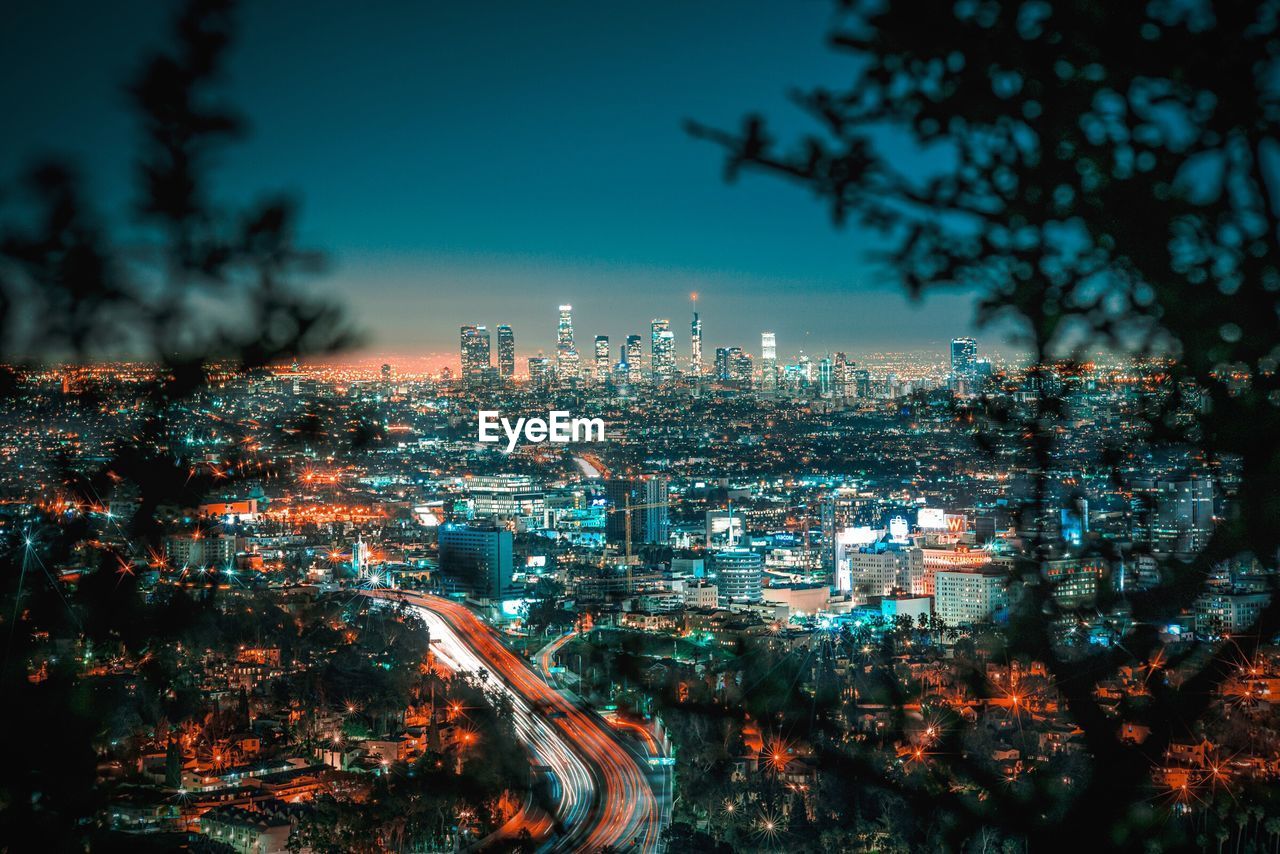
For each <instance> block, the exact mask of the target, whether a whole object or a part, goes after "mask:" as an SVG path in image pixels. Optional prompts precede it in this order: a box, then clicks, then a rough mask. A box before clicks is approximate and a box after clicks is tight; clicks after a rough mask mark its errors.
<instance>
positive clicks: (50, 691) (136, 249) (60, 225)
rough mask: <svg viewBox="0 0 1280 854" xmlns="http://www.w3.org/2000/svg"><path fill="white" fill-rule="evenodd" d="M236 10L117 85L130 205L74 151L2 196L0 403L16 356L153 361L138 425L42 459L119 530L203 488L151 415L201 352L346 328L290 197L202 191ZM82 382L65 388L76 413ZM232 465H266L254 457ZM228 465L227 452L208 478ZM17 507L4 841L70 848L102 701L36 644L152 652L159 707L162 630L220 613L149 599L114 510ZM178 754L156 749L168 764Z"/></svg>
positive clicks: (204, 599)
mask: <svg viewBox="0 0 1280 854" xmlns="http://www.w3.org/2000/svg"><path fill="white" fill-rule="evenodd" d="M231 11H232V4H231V3H229V2H226V0H191V2H189V3H187V4H186V5H185V6H184V7H183V8H182V9H181V10H180V11H179V13H178V15H177V17H176V20H175V25H174V28H173V34H172V43H171V45H170V47H169V48H168V49H166V50H164V51H161V52H158V53H156V54H155V55H153V56H152V57H150V58H149V59H148V60H147V61H146V62H145V63H144V64H143V65H142V67H141V68H140V70H139V72H138V74H137V75H136V77H135V78H134V80H133V81H132V83H131V84H130V85H129V86H128V88H127V94H128V98H129V102H130V104H131V105H132V108H133V110H134V112H135V113H136V115H137V117H138V119H139V120H140V125H141V146H140V150H139V152H138V156H137V161H136V162H137V198H136V204H135V206H134V210H133V212H132V214H131V215H111V214H109V213H106V212H103V211H99V210H96V209H95V208H94V206H93V205H92V204H91V203H90V201H89V200H88V199H87V198H86V195H85V191H84V189H83V184H82V181H81V179H80V177H79V175H78V173H77V171H76V169H75V168H74V166H73V165H72V164H69V163H65V162H59V161H52V160H46V161H43V162H39V163H37V164H36V165H34V166H32V167H31V168H30V169H29V170H27V171H26V173H25V175H24V176H23V177H22V178H21V179H20V180H19V182H18V184H19V187H20V192H19V193H16V194H12V195H11V196H10V197H8V198H6V202H7V206H6V213H8V214H9V215H10V219H9V220H8V221H5V222H3V223H0V361H3V362H5V363H6V364H7V365H8V367H5V368H4V369H3V371H2V372H0V373H2V376H3V380H4V381H3V382H2V383H0V403H3V404H6V405H7V404H10V403H13V402H14V398H12V397H11V395H12V394H14V393H15V391H16V390H17V387H16V378H17V377H18V373H17V369H18V368H21V367H24V366H31V365H47V364H50V363H57V362H61V361H66V362H71V363H77V364H83V363H86V362H92V361H94V360H101V359H111V358H120V357H127V358H131V359H135V360H139V361H147V362H149V363H152V364H154V365H155V366H157V369H156V371H155V374H154V376H155V377H156V379H155V380H154V381H153V382H151V383H150V384H149V385H148V386H147V387H145V388H144V389H143V390H142V392H141V394H140V405H141V407H142V408H141V417H140V419H139V421H138V425H137V426H136V429H134V431H133V432H131V433H129V434H128V435H122V436H119V437H117V439H116V441H115V442H114V444H113V445H112V447H113V448H114V449H115V450H114V454H113V456H112V457H111V458H110V459H108V460H107V461H106V462H104V463H102V464H101V465H100V466H99V467H98V468H96V469H94V470H88V471H86V470H84V469H83V468H82V467H78V468H76V469H74V470H73V468H72V467H71V466H70V465H69V464H64V465H62V466H61V468H59V466H57V465H55V466H54V473H55V475H56V476H60V477H61V478H62V483H61V484H55V485H57V486H60V487H61V489H62V490H64V491H65V493H66V494H67V495H69V496H72V497H73V498H74V499H76V500H77V502H78V503H80V504H81V505H92V504H98V503H100V501H101V500H102V496H106V495H111V494H113V492H114V494H119V495H124V496H126V497H127V501H128V503H130V504H131V505H132V506H134V507H135V508H136V511H135V512H133V513H132V514H131V515H130V518H128V519H127V520H125V521H124V522H123V524H124V525H126V529H125V530H124V533H126V534H127V535H129V536H130V537H133V538H135V539H134V543H135V544H140V545H142V546H143V547H145V545H146V543H147V542H148V537H151V536H152V535H153V534H154V533H155V531H156V520H155V513H156V510H157V508H159V507H161V506H163V505H165V504H167V503H168V504H172V505H174V506H190V505H191V504H192V503H193V502H195V501H198V499H199V498H200V496H201V495H203V494H204V493H205V492H206V491H207V490H208V489H209V488H210V487H212V486H213V480H214V479H213V478H211V477H209V476H207V475H206V474H202V473H193V472H192V470H191V469H190V468H189V467H188V461H186V460H183V459H180V458H178V457H177V456H175V455H174V454H173V453H171V452H169V451H168V450H165V449H166V448H167V447H168V443H167V442H166V441H165V440H164V439H165V435H166V434H165V429H166V421H167V420H169V419H170V418H172V417H176V416H178V415H180V414H181V409H180V404H181V403H182V402H183V401H184V400H186V399H189V398H190V396H191V395H193V394H194V393H196V392H198V391H200V390H201V389H202V388H204V387H205V386H206V383H207V379H208V374H209V370H210V368H211V367H213V366H216V367H217V369H218V370H219V371H220V372H232V373H240V374H244V373H246V372H252V371H257V370H259V369H261V368H264V367H266V366H268V365H271V364H272V363H277V362H280V361H285V360H290V359H295V358H297V357H299V356H304V355H308V354H317V353H324V352H328V351H331V350H334V349H336V348H339V347H342V346H344V345H346V344H348V343H349V342H351V341H352V339H353V336H352V333H351V331H350V329H349V328H348V327H347V326H346V324H345V322H344V320H343V317H342V314H341V312H340V311H339V309H338V308H337V307H336V306H335V305H333V304H330V303H329V302H327V301H324V300H320V299H316V298H314V297H312V296H308V295H307V294H306V293H305V292H304V291H303V290H301V289H299V287H298V285H297V279H298V277H299V276H300V275H302V274H307V273H312V272H315V271H317V270H319V269H320V266H319V262H320V258H319V256H317V255H316V254H314V253H311V252H306V251H303V250H301V249H299V248H298V247H297V246H296V245H295V244H294V206H293V204H292V203H291V202H290V201H289V200H288V199H286V198H283V197H269V198H267V200H266V201H262V202H257V203H253V204H250V205H247V206H243V207H227V206H226V203H225V202H223V201H221V200H215V195H216V194H215V193H214V192H213V190H212V185H213V178H212V174H211V167H212V166H213V158H214V155H215V154H216V153H217V152H218V151H220V150H221V148H222V147H223V146H224V145H225V144H226V143H228V142H229V141H231V140H232V139H234V138H235V137H236V136H237V135H238V134H239V133H240V132H241V131H242V122H241V121H240V120H239V118H238V117H237V116H236V115H235V113H234V112H233V111H232V110H231V109H230V108H229V107H228V106H226V105H225V104H223V103H222V102H221V100H220V98H219V96H218V93H217V90H216V85H215V84H216V83H217V80H218V76H219V73H220V69H221V66H222V63H223V60H224V57H225V55H226V49H227V46H228V44H229V42H230V40H231V37H232V34H233V22H232V15H231ZM23 202H29V204H23ZM93 391H94V390H93V388H92V387H89V388H87V389H85V390H84V393H83V394H82V395H81V396H80V397H81V399H82V401H83V405H84V406H85V409H86V411H92V410H93V408H94V405H95V401H94V394H93ZM55 462H56V461H55ZM232 462H233V463H234V462H235V461H232ZM81 465H83V464H81ZM245 471H246V474H247V475H248V474H253V475H259V476H260V475H262V474H263V470H262V469H261V467H257V468H254V467H252V466H247V467H245ZM236 472H237V469H235V468H234V466H233V467H231V471H230V473H226V474H225V475H224V476H223V477H222V479H221V481H220V483H219V484H218V486H219V487H225V486H226V485H227V484H228V483H230V482H233V481H234V480H235V479H236V477H238V475H237V474H236ZM20 522H21V524H20V525H19V526H12V525H10V526H7V527H6V528H5V529H4V533H3V538H4V542H3V543H2V544H0V580H2V581H0V583H2V584H3V607H2V608H0V611H2V612H3V613H2V616H0V621H2V623H3V624H2V625H0V629H2V631H3V637H4V644H5V651H4V660H3V668H2V671H0V695H2V696H3V697H4V702H3V704H0V709H2V710H3V711H2V712H0V714H2V715H3V719H4V723H5V727H4V728H5V731H6V732H8V733H9V734H10V735H11V736H12V739H13V748H12V749H11V750H10V751H9V754H8V756H7V757H6V761H5V763H4V765H3V769H0V839H4V840H6V841H16V840H19V839H23V838H25V839H36V838H39V839H41V840H42V844H43V846H44V847H46V848H48V849H50V850H71V849H83V848H84V844H85V839H86V838H87V837H88V835H89V834H90V833H91V832H92V824H91V823H90V821H89V820H90V819H91V818H92V816H93V814H94V812H95V810H96V808H97V807H98V805H99V802H98V798H99V797H100V793H99V791H98V790H97V789H95V787H94V777H95V764H96V757H95V754H94V746H95V742H96V740H97V739H98V738H99V736H100V733H101V726H102V722H101V721H100V720H98V719H96V717H95V714H96V711H97V710H98V707H99V705H100V701H99V700H95V695H94V689H92V688H91V687H89V686H88V685H86V684H85V682H84V681H83V680H78V679H77V674H76V671H75V666H74V664H73V663H72V662H71V661H70V659H72V658H74V656H61V657H58V658H54V659H50V658H49V656H48V654H47V649H48V646H49V644H50V643H60V642H64V641H65V642H70V643H73V644H76V643H78V644H84V645H85V646H86V648H91V647H92V646H93V645H99V644H105V645H121V644H122V645H123V646H124V648H126V649H128V650H129V651H130V652H131V653H133V654H134V655H135V656H137V655H138V654H140V653H141V652H142V651H143V650H146V649H150V650H153V651H156V652H157V653H158V654H157V655H156V656H155V657H154V659H153V660H152V662H151V663H150V664H148V665H147V668H146V670H145V671H144V673H143V676H144V677H145V679H144V680H143V681H144V685H145V687H146V689H147V691H148V693H149V695H151V696H157V697H160V696H163V695H164V694H165V691H166V690H167V689H169V688H170V687H175V686H176V687H177V690H176V693H175V696H176V697H177V699H175V700H172V701H169V704H170V706H171V709H170V711H177V712H179V713H181V712H182V709H183V698H184V697H186V696H187V695H186V693H185V691H184V690H183V689H182V688H181V686H180V685H178V682H177V681H176V680H177V679H178V676H179V674H178V673H177V672H176V669H175V668H173V667H172V666H170V665H171V662H168V657H169V656H170V655H171V642H172V640H173V639H174V638H176V637H178V636H180V634H181V633H182V632H185V631H189V630H190V628H191V626H192V625H193V624H196V623H197V622H198V621H199V620H200V619H202V618H204V617H208V616H209V615H211V614H216V612H215V610H214V609H215V604H216V603H215V601H214V597H213V591H209V592H207V593H202V592H200V591H196V592H195V593H194V594H192V595H190V596H189V595H188V594H186V593H176V594H174V595H173V596H172V597H171V599H172V601H170V602H164V601H154V600H153V601H150V602H147V601H146V600H145V599H144V597H143V596H141V595H140V593H139V592H138V588H137V579H136V578H134V577H133V576H132V574H131V573H121V572H119V571H118V570H119V567H120V566H122V565H127V564H125V561H127V560H129V559H131V556H130V555H117V554H114V553H112V550H111V547H110V546H108V545H104V543H108V542H110V541H111V540H112V539H113V538H114V537H115V534H116V533H117V532H114V531H113V532H111V536H104V535H103V530H105V528H109V527H110V525H111V524H120V523H118V522H117V523H107V524H106V526H105V527H104V525H103V523H101V522H100V520H90V519H88V518H86V516H85V515H79V516H76V517H74V518H72V517H69V516H67V515H66V514H54V513H52V512H50V513H48V514H47V515H31V516H28V517H26V518H24V519H21V520H20ZM15 528H17V529H15ZM86 548H88V549H89V550H93V549H97V551H98V555H99V557H98V559H97V567H96V569H97V570H98V571H97V572H91V573H89V574H88V576H87V577H86V578H85V579H84V581H83V583H82V584H81V585H80V586H79V589H78V590H76V591H75V592H74V593H67V592H65V591H64V590H63V589H62V584H61V583H60V582H58V581H55V580H54V579H53V578H52V577H51V576H50V575H49V574H48V572H47V571H45V570H44V569H43V567H45V566H46V565H52V562H53V561H59V560H65V559H66V558H67V556H68V555H69V554H71V553H72V550H73V549H76V550H79V551H80V552H82V553H83V552H84V550H85V549H86ZM144 602H145V604H144ZM38 663H39V664H40V665H41V666H44V667H47V668H48V672H47V674H45V678H42V679H29V678H28V677H29V676H31V675H32V673H33V672H34V671H35V669H36V667H37V664H38ZM36 732H39V733H42V735H41V736H40V737H34V736H33V735H32V734H33V733H36ZM174 766H175V763H174V761H173V757H172V756H171V757H170V761H169V762H168V764H167V769H166V770H167V773H168V775H169V776H170V777H172V776H173V775H174V773H175V771H176V769H175V767H174Z"/></svg>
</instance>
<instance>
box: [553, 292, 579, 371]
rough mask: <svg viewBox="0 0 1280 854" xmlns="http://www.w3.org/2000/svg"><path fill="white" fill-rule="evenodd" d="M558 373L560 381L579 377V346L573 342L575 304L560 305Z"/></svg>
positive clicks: (557, 342)
mask: <svg viewBox="0 0 1280 854" xmlns="http://www.w3.org/2000/svg"><path fill="white" fill-rule="evenodd" d="M556 374H557V376H558V378H559V380H560V382H562V383H564V382H569V381H570V380H571V379H577V378H578V348H577V346H575V345H574V343H573V306H571V305H562V306H560V323H559V324H558V325H557V327H556Z"/></svg>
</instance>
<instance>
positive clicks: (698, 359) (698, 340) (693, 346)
mask: <svg viewBox="0 0 1280 854" xmlns="http://www.w3.org/2000/svg"><path fill="white" fill-rule="evenodd" d="M689 332H690V336H689V373H690V374H691V375H692V376H695V377H700V376H702V321H701V320H699V319H698V313H697V312H696V311H695V312H694V313H693V323H692V324H690V326H689Z"/></svg>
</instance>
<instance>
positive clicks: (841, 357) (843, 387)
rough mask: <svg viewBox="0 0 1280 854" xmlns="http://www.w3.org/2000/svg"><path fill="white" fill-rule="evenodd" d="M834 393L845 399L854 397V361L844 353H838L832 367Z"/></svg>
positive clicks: (835, 395) (837, 396)
mask: <svg viewBox="0 0 1280 854" xmlns="http://www.w3.org/2000/svg"><path fill="white" fill-rule="evenodd" d="M831 373H832V383H833V385H832V389H831V390H832V394H833V396H834V397H836V398H838V399H840V400H844V399H846V398H849V397H853V362H850V361H849V357H848V356H846V355H845V354H844V353H836V355H835V360H834V365H833V367H832V372H831Z"/></svg>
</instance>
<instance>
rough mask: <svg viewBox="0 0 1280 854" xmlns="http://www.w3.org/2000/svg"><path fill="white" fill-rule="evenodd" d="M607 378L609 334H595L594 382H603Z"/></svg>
mask: <svg viewBox="0 0 1280 854" xmlns="http://www.w3.org/2000/svg"><path fill="white" fill-rule="evenodd" d="M608 379H609V336H608V335H597V336H596V382H598V383H604V382H606V381H608Z"/></svg>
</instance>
